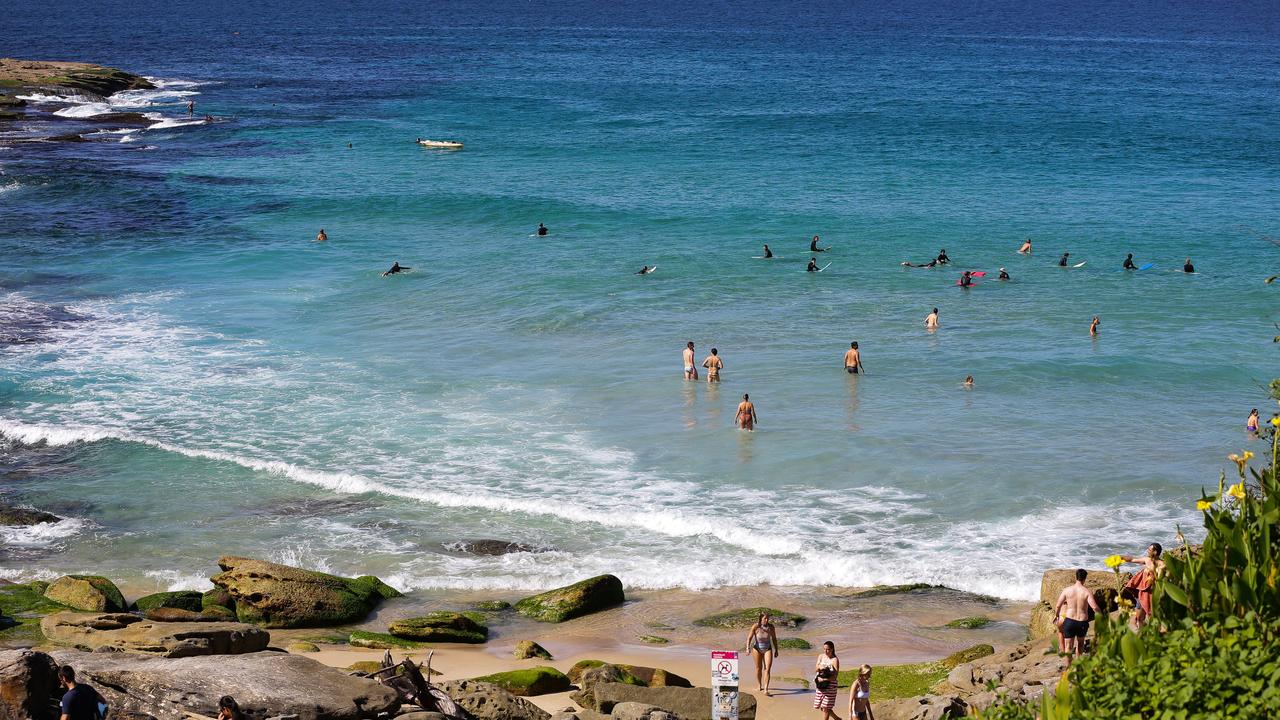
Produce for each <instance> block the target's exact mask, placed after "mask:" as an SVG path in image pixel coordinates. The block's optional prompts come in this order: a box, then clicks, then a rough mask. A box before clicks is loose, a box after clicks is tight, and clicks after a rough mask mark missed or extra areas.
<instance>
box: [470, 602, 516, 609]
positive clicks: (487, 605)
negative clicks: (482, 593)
mask: <svg viewBox="0 0 1280 720" xmlns="http://www.w3.org/2000/svg"><path fill="white" fill-rule="evenodd" d="M471 607H473V608H475V609H476V610H480V611H483V612H503V611H505V610H510V609H511V603H509V602H507V601H506V600H481V601H480V602H478V603H476V604H474V605H472V606H471Z"/></svg>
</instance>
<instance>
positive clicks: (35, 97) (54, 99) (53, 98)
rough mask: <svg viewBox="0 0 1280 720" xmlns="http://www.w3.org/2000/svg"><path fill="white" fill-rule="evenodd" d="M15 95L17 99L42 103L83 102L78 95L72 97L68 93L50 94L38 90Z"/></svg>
mask: <svg viewBox="0 0 1280 720" xmlns="http://www.w3.org/2000/svg"><path fill="white" fill-rule="evenodd" d="M17 97H18V99H19V100H26V101H27V102H32V103H43V104H49V103H82V102H85V100H83V99H82V98H78V97H72V96H68V95H50V94H48V93H39V92H36V93H31V94H30V95H18V96H17Z"/></svg>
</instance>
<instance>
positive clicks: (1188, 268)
mask: <svg viewBox="0 0 1280 720" xmlns="http://www.w3.org/2000/svg"><path fill="white" fill-rule="evenodd" d="M1195 271H1196V266H1195V265H1192V264H1191V258H1187V261H1186V262H1185V263H1183V264H1182V272H1184V273H1188V274H1189V273H1193V272H1195Z"/></svg>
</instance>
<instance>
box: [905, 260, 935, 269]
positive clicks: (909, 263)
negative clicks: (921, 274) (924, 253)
mask: <svg viewBox="0 0 1280 720" xmlns="http://www.w3.org/2000/svg"><path fill="white" fill-rule="evenodd" d="M937 264H938V261H937V260H930V261H929V262H927V263H921V264H919V265H916V264H915V263H911V262H904V263H902V267H927V268H931V267H934V266H935V265H937Z"/></svg>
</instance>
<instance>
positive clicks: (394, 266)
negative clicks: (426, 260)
mask: <svg viewBox="0 0 1280 720" xmlns="http://www.w3.org/2000/svg"><path fill="white" fill-rule="evenodd" d="M412 269H413V268H407V267H404V266H403V265H401V264H400V261H399V260H397V261H395V262H393V263H391V269H390V270H388V271H386V272H384V273H382V277H386V276H388V275H395V274H396V273H402V272H404V271H405V270H412Z"/></svg>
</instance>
